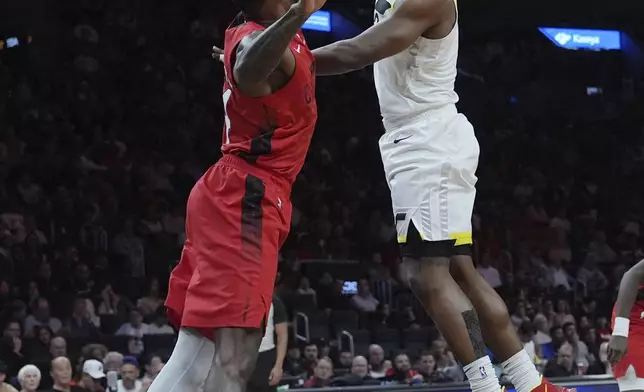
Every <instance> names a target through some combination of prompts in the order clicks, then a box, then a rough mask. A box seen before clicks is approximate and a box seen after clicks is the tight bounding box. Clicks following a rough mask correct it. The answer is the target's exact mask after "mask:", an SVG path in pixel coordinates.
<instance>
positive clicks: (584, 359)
mask: <svg viewBox="0 0 644 392" xmlns="http://www.w3.org/2000/svg"><path fill="white" fill-rule="evenodd" d="M563 331H564V335H565V336H566V341H567V342H568V343H569V344H570V345H571V346H572V349H573V355H574V357H573V360H574V361H575V364H577V365H578V366H584V368H587V367H588V366H589V365H590V364H591V363H592V362H593V360H594V359H593V358H591V357H590V353H589V351H588V346H586V343H584V342H582V341H581V340H580V339H579V334H578V333H577V327H576V326H575V324H574V323H566V324H564V326H563Z"/></svg>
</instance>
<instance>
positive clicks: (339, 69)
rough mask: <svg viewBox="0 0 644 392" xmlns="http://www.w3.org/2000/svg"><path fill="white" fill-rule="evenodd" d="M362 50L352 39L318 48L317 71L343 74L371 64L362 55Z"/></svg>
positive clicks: (320, 73) (326, 73) (324, 74)
mask: <svg viewBox="0 0 644 392" xmlns="http://www.w3.org/2000/svg"><path fill="white" fill-rule="evenodd" d="M360 53H361V51H360V50H359V48H357V47H356V46H355V45H354V44H352V42H351V40H344V41H338V42H335V43H333V44H331V45H327V46H323V47H321V48H317V49H315V50H314V51H313V55H314V56H315V73H316V74H317V75H318V76H328V75H342V74H345V73H348V72H351V71H357V70H359V69H362V68H364V67H366V66H367V65H369V64H370V62H369V61H367V60H365V59H364V58H363V56H361V54H360Z"/></svg>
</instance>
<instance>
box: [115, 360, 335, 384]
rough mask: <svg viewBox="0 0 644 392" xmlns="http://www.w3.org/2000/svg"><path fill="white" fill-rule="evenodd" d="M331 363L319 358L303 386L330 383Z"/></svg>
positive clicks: (331, 375) (331, 374)
mask: <svg viewBox="0 0 644 392" xmlns="http://www.w3.org/2000/svg"><path fill="white" fill-rule="evenodd" d="M331 377H333V363H332V362H331V360H330V359H329V358H326V357H325V358H320V359H319V360H318V361H317V363H316V364H315V368H314V371H313V376H312V377H311V378H309V379H308V380H306V381H304V385H303V386H304V388H324V387H327V386H329V385H330V384H331ZM119 392H120V391H119Z"/></svg>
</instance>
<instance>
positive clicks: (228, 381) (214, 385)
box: [204, 328, 264, 392]
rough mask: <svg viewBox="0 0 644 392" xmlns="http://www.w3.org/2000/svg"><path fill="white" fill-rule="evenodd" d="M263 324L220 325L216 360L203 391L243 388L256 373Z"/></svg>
mask: <svg viewBox="0 0 644 392" xmlns="http://www.w3.org/2000/svg"><path fill="white" fill-rule="evenodd" d="M263 336H264V334H263V333H262V330H261V329H260V328H255V329H250V328H220V329H217V330H216V331H215V341H216V342H217V350H216V353H215V364H214V367H213V369H212V370H211V374H210V375H208V378H207V380H206V383H205V385H204V392H244V391H245V390H246V384H247V383H248V380H249V379H250V377H251V375H252V374H253V370H254V369H255V363H256V362H257V355H258V350H259V345H260V343H261V341H262V337H263Z"/></svg>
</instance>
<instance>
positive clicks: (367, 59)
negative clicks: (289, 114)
mask: <svg viewBox="0 0 644 392" xmlns="http://www.w3.org/2000/svg"><path fill="white" fill-rule="evenodd" d="M444 7H453V3H452V0H407V1H405V2H403V3H402V4H401V5H400V6H399V7H397V8H395V9H394V11H393V12H392V14H391V16H389V17H388V18H385V19H383V20H382V21H380V22H379V23H376V24H375V25H373V26H371V27H370V28H369V29H367V30H365V31H363V32H362V34H360V35H358V36H356V37H354V38H351V39H347V40H343V41H338V42H335V43H333V44H331V45H327V46H323V47H321V48H318V49H315V50H314V51H313V55H314V56H315V64H316V73H317V75H339V74H343V73H347V72H351V71H355V70H358V69H362V68H364V67H366V66H368V65H371V64H373V63H375V62H377V61H379V60H382V59H385V58H387V57H391V56H393V55H396V54H398V53H400V52H402V51H403V50H405V49H407V48H409V47H410V46H411V45H412V44H413V43H414V41H416V40H417V39H418V38H419V37H420V36H421V35H423V33H424V32H425V31H427V29H429V28H431V27H433V26H435V25H437V24H438V23H440V22H441V18H442V17H443V15H444V11H445V9H444ZM450 9H451V8H450Z"/></svg>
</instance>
